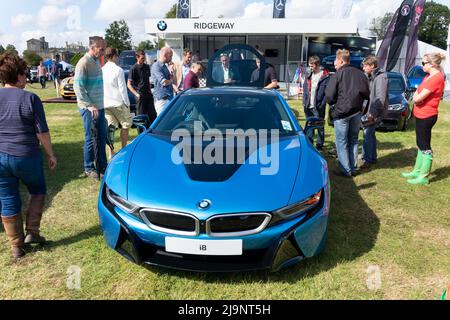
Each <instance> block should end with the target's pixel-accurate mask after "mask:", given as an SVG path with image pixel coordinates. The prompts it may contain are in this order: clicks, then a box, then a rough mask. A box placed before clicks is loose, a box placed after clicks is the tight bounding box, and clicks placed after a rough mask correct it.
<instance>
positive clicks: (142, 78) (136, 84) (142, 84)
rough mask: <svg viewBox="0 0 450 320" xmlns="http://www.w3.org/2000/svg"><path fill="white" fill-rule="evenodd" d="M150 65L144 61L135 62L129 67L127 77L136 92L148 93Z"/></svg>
mask: <svg viewBox="0 0 450 320" xmlns="http://www.w3.org/2000/svg"><path fill="white" fill-rule="evenodd" d="M150 75H151V73H150V66H149V65H148V64H146V63H144V64H138V63H136V64H135V65H134V66H133V67H131V69H130V74H129V79H130V80H131V84H132V85H133V88H134V89H135V90H136V91H137V92H138V93H143V94H149V93H151V91H150Z"/></svg>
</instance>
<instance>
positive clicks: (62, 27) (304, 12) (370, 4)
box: [0, 0, 450, 52]
mask: <svg viewBox="0 0 450 320" xmlns="http://www.w3.org/2000/svg"><path fill="white" fill-rule="evenodd" d="M2 2H3V4H2V10H1V11H0V44H1V45H3V46H4V47H6V45H7V44H13V45H14V46H16V48H17V49H18V50H19V52H22V51H23V50H24V49H26V41H27V40H29V39H31V38H37V39H38V38H40V37H41V36H45V37H46V40H47V41H48V42H49V46H50V47H54V46H57V47H61V46H64V45H65V44H66V42H68V43H73V42H82V43H83V45H85V46H86V45H87V42H88V38H89V36H92V35H101V36H103V35H104V33H105V29H106V28H107V27H108V25H109V24H110V23H111V22H113V21H114V20H120V19H124V20H125V21H126V22H127V23H128V25H129V27H130V31H131V34H132V42H133V44H135V45H137V44H138V43H139V42H140V41H142V40H148V39H151V37H150V36H149V35H147V34H145V30H144V20H145V19H147V18H161V17H163V16H164V15H165V13H166V12H167V11H168V10H169V9H170V7H171V6H172V5H173V4H174V3H176V2H177V1H176V0H166V1H161V0H21V1H17V0H16V1H14V0H12V1H11V0H2ZM191 2H192V4H193V12H192V13H193V16H194V15H197V16H202V17H204V18H216V17H218V16H220V15H223V16H224V17H225V18H271V17H272V6H273V1H272V0H191ZM351 2H352V1H349V0H314V1H312V0H287V4H286V18H327V17H330V15H331V13H332V12H334V11H333V8H334V10H336V9H337V10H339V8H342V3H347V4H350V3H351ZM401 2H402V0H376V1H374V0H354V1H353V6H351V11H350V14H349V17H350V18H355V19H356V20H357V21H358V28H359V30H360V33H361V34H363V35H364V34H367V28H368V26H369V24H370V21H371V20H372V18H375V17H379V16H383V15H384V14H385V13H386V12H393V11H395V10H396V9H397V7H398V6H399V5H400V3H401ZM436 2H439V3H442V4H445V5H447V6H449V7H450V0H438V1H436ZM338 3H339V4H340V7H338V6H336V4H338ZM348 8H350V6H349V7H348Z"/></svg>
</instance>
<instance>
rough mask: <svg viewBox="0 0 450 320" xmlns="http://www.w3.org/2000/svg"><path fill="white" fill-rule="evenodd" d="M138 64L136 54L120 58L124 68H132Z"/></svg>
mask: <svg viewBox="0 0 450 320" xmlns="http://www.w3.org/2000/svg"><path fill="white" fill-rule="evenodd" d="M135 64H136V57H135V56H134V55H130V56H121V57H120V58H119V65H120V66H121V67H122V68H124V69H131V67H132V66H134V65H135Z"/></svg>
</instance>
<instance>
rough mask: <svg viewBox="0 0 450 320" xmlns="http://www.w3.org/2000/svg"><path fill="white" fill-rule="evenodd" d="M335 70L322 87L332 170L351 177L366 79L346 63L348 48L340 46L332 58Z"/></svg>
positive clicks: (364, 98)
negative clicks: (330, 124)
mask: <svg viewBox="0 0 450 320" xmlns="http://www.w3.org/2000/svg"><path fill="white" fill-rule="evenodd" d="M334 66H335V68H336V70H337V71H336V73H335V74H334V75H333V76H331V78H330V81H329V83H328V86H327V89H326V91H325V96H326V100H327V102H328V103H329V105H330V106H331V115H332V117H333V120H334V134H335V138H336V152H337V156H338V160H339V169H340V170H334V171H333V173H334V174H336V175H340V176H345V177H351V176H352V175H355V174H356V169H357V166H358V143H359V129H360V127H361V111H362V109H363V103H364V100H368V99H369V82H368V79H367V77H366V76H365V74H364V73H363V72H362V71H361V70H360V69H358V68H356V67H353V66H351V65H350V52H349V51H348V50H345V49H340V50H338V51H337V52H336V59H335V60H334Z"/></svg>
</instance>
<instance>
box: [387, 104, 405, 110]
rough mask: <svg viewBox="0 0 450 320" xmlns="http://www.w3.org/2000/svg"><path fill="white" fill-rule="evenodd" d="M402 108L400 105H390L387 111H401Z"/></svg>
mask: <svg viewBox="0 0 450 320" xmlns="http://www.w3.org/2000/svg"><path fill="white" fill-rule="evenodd" d="M403 108H404V107H403V105H402V104H400V103H398V104H390V105H389V108H388V110H391V111H399V110H402V109H403Z"/></svg>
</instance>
